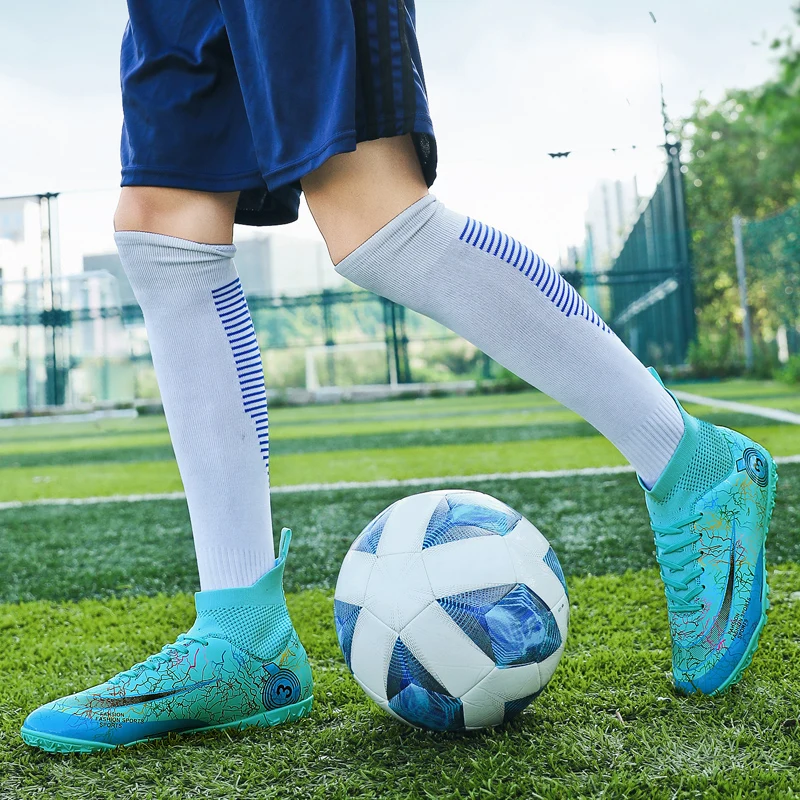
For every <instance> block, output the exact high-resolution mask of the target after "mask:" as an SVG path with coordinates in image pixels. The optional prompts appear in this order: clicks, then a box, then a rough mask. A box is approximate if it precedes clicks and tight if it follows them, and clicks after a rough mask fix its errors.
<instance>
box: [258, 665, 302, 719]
mask: <svg viewBox="0 0 800 800" xmlns="http://www.w3.org/2000/svg"><path fill="white" fill-rule="evenodd" d="M265 669H266V670H267V672H268V673H269V677H268V678H267V680H266V682H265V683H264V688H263V690H262V692H261V699H262V701H263V703H264V705H265V706H266V708H280V707H281V706H288V705H291V704H292V703H296V702H297V701H298V700H299V699H300V679H299V678H298V677H297V675H295V674H294V672H292V671H291V670H288V669H280V668H279V667H276V666H275V664H268V665H267V666H266V667H265Z"/></svg>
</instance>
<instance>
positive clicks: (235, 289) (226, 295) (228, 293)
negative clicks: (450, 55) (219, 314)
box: [214, 284, 239, 305]
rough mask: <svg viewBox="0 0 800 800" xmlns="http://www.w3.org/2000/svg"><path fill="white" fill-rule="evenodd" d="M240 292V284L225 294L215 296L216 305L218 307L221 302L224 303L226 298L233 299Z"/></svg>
mask: <svg viewBox="0 0 800 800" xmlns="http://www.w3.org/2000/svg"><path fill="white" fill-rule="evenodd" d="M238 290H239V284H237V285H236V286H233V287H231V288H230V289H228V290H227V291H225V292H220V294H218V295H215V297H214V304H215V305H216V304H217V303H219V302H221V301H224V300H225V298H228V297H232V296H233V295H234V294H235V293H236V292H237V291H238Z"/></svg>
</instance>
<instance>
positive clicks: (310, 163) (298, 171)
mask: <svg viewBox="0 0 800 800" xmlns="http://www.w3.org/2000/svg"><path fill="white" fill-rule="evenodd" d="M377 124H378V125H379V126H380V127H381V128H383V130H381V131H379V132H378V133H377V135H375V136H373V135H372V134H371V133H370V134H367V135H363V136H362V135H359V134H358V132H357V131H355V130H351V131H347V132H346V133H341V134H339V135H338V136H334V137H333V138H331V139H329V140H328V141H327V143H326V144H325V145H323V146H322V147H321V148H319V149H318V150H316V151H314V152H313V153H311V155H308V156H305V157H304V158H302V159H300V160H299V161H294V162H291V163H289V164H284V165H283V166H281V167H279V168H278V169H275V170H272V171H271V172H268V173H266V174H265V175H264V176H263V179H264V181H265V182H266V184H267V188H268V189H269V190H270V191H274V190H275V189H278V188H280V187H281V186H285V185H286V184H289V183H295V182H296V181H299V180H301V179H302V178H304V177H305V176H306V175H308V173H309V172H313V171H314V170H315V169H318V168H319V167H321V166H322V165H323V164H324V163H325V162H326V161H327V160H328V159H329V158H331V157H332V156H335V155H339V154H341V153H352V152H353V151H354V150H355V149H356V145H357V144H358V143H359V142H364V141H374V140H375V139H387V138H390V137H393V136H404V135H405V134H407V133H421V134H428V135H431V136H433V122H432V121H431V118H430V116H429V115H427V114H418V115H415V116H413V117H406V118H405V119H396V118H387V119H385V120H378V121H377ZM392 125H394V126H395V128H394V131H396V132H393V131H392V130H390V128H391V126H392Z"/></svg>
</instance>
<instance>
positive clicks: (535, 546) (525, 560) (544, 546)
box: [505, 520, 564, 606]
mask: <svg viewBox="0 0 800 800" xmlns="http://www.w3.org/2000/svg"><path fill="white" fill-rule="evenodd" d="M505 543H506V546H507V547H508V551H509V553H510V554H511V559H512V561H513V562H514V569H515V572H516V576H517V581H518V582H519V583H524V584H525V585H526V586H527V587H528V588H529V589H531V590H533V591H534V592H536V594H537V595H539V597H541V598H542V600H544V602H545V603H546V604H547V605H548V606H552V605H553V604H554V603H556V602H558V600H560V599H561V597H563V595H564V584H562V582H561V580H559V578H558V576H557V575H556V573H555V572H553V570H552V569H551V568H550V567H549V566H548V565H547V564H546V563H545V562H544V557H545V555H547V552H548V551H549V550H550V545H549V544H548V543H547V540H546V539H545V538H544V536H542V534H541V533H539V531H538V530H537V529H536V528H534V527H533V525H531V524H530V523H529V522H528V521H527V520H523V521H522V522H520V524H519V525H517V527H516V528H515V529H514V531H513V532H512V533H511V534H509V535H508V536H506V537H505Z"/></svg>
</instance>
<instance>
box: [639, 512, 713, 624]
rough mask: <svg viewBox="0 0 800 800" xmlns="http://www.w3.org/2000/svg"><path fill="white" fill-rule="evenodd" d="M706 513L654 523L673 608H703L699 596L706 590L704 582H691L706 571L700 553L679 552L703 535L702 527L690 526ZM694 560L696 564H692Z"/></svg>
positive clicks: (663, 576)
mask: <svg viewBox="0 0 800 800" xmlns="http://www.w3.org/2000/svg"><path fill="white" fill-rule="evenodd" d="M702 516H703V515H702V514H694V515H693V516H691V517H686V518H684V519H680V520H678V521H677V522H674V523H673V524H672V525H655V524H652V523H651V527H652V529H653V533H655V534H656V537H655V538H656V561H658V563H659V565H660V566H661V579H662V580H663V581H664V585H665V593H666V595H667V605H668V606H669V609H670V610H671V611H677V612H688V611H701V610H702V609H703V605H702V603H698V602H697V601H696V599H695V598H696V597H697V596H698V595H699V594H700V593H701V592H702V591H703V587H702V586H701V585H699V584H698V585H696V586H693V587H692V588H691V589H690V588H689V584H690V583H691V582H692V581H694V580H695V579H696V578H698V577H699V576H700V575H702V574H703V568H702V566H700V565H699V564H698V563H697V559H698V553H696V552H695V551H694V550H689V551H687V552H685V553H678V551H681V550H683V549H684V548H685V547H687V546H688V545H690V544H694V543H695V542H696V541H698V540H699V539H700V533H699V532H698V531H692V530H689V526H690V525H692V524H694V523H695V522H697V521H698V520H699V519H700V518H701V517H702ZM693 562H694V566H693V567H691V568H690V565H691V564H692V563H693Z"/></svg>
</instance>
